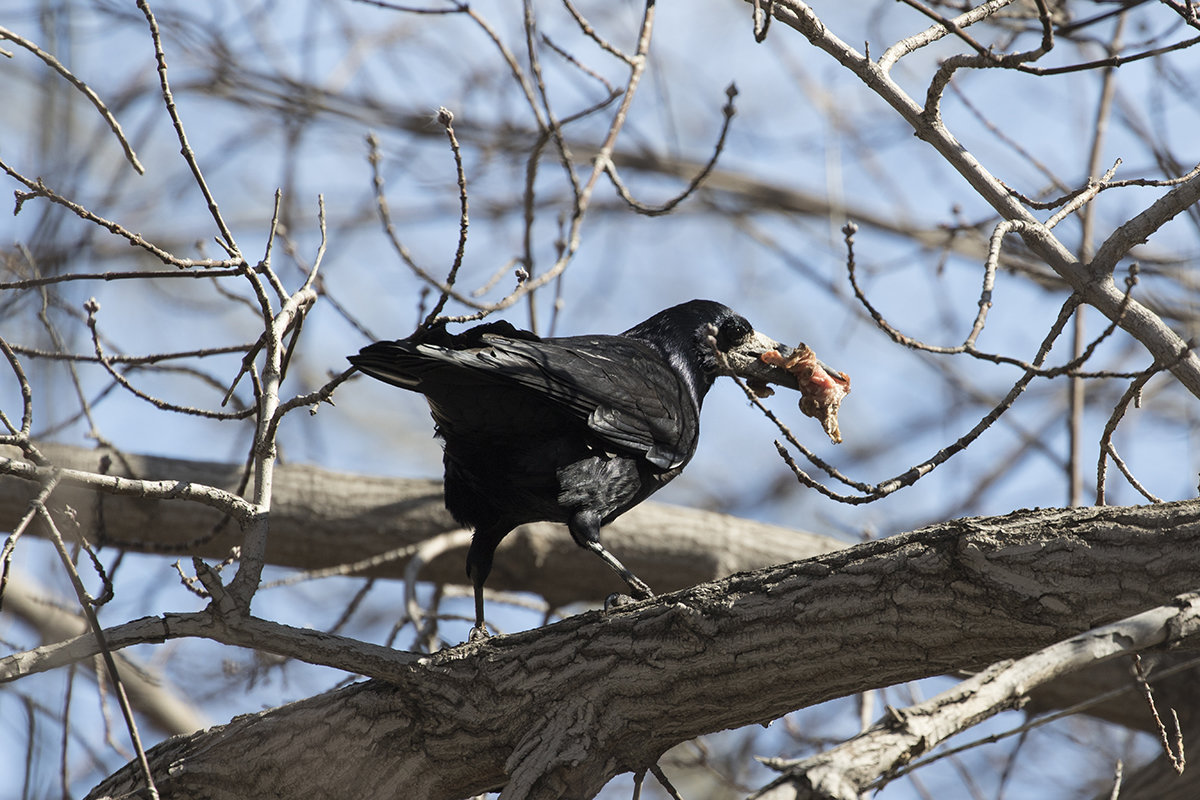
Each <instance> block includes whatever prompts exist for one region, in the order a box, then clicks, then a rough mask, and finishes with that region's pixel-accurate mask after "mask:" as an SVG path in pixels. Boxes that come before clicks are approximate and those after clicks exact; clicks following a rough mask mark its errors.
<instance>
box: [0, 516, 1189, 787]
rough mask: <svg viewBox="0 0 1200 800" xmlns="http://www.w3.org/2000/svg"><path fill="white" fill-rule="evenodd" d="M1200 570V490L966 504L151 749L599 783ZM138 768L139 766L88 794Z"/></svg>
mask: <svg viewBox="0 0 1200 800" xmlns="http://www.w3.org/2000/svg"><path fill="white" fill-rule="evenodd" d="M1198 569H1200V502H1197V501H1187V502H1180V503H1170V504H1162V505H1156V506H1147V507H1104V508H1084V509H1073V510H1034V511H1020V512H1015V513H1013V514H1009V515H1006V516H1003V517H994V518H972V519H963V520H955V521H951V522H947V523H943V524H939V525H936V526H932V527H929V528H925V529H922V530H918V531H914V532H911V533H908V534H904V535H900V536H896V537H892V538H889V539H886V540H882V541H876V542H869V543H866V544H862V545H859V546H856V547H852V548H848V549H845V550H841V551H837V552H833V553H828V554H825V555H821V556H817V557H815V558H811V559H809V560H806V561H801V562H796V563H792V564H787V565H784V566H780V567H774V568H768V569H763V570H759V571H757V572H754V573H747V574H741V575H736V576H733V577H731V578H729V579H726V580H723V581H719V582H715V583H710V584H704V585H701V586H697V587H695V588H693V589H690V590H686V591H683V592H679V593H676V594H673V595H669V596H666V597H660V598H657V599H654V600H650V601H645V602H643V603H639V604H637V605H635V606H631V607H629V608H627V609H621V610H619V611H616V612H611V613H607V614H606V613H603V612H589V613H587V614H581V615H579V616H576V617H572V618H570V619H568V620H565V621H563V622H561V623H558V624H555V625H550V626H547V627H545V628H540V629H537V630H533V631H528V632H526V633H521V634H516V635H513V636H506V637H498V638H494V639H492V640H490V641H488V642H486V643H482V644H477V645H464V646H461V647H458V648H454V649H452V650H448V651H443V652H441V653H438V654H435V655H433V656H428V657H420V658H415V657H413V656H412V654H401V653H397V654H396V656H397V663H396V666H395V668H394V669H388V670H387V675H386V677H387V680H368V681H365V682H363V683H360V684H356V685H353V686H350V687H346V688H344V689H340V690H337V691H334V692H329V693H327V694H323V695H319V696H316V697H313V698H309V699H307V700H304V701H301V702H299V703H294V704H291V705H287V706H283V707H280V708H277V709H272V710H270V711H267V712H264V713H262V714H256V715H250V716H246V717H239V718H238V719H236V720H234V721H233V722H231V723H230V724H229V725H226V726H222V727H219V728H214V729H211V730H209V731H205V732H201V733H198V734H195V735H193V736H190V737H179V738H176V739H172V740H169V741H167V742H165V743H163V744H162V745H159V746H158V747H156V748H154V749H153V750H152V751H151V753H150V757H151V763H152V765H153V766H154V770H155V775H156V777H157V778H159V779H160V783H159V788H160V790H162V791H163V793H164V796H167V797H211V798H224V797H248V796H273V797H300V796H303V797H312V796H324V795H329V796H334V795H336V796H347V795H357V796H388V795H392V796H420V797H429V798H459V797H466V796H469V795H471V794H475V793H478V792H481V791H484V790H488V789H496V788H499V787H504V796H505V797H506V798H561V797H589V796H591V795H592V794H594V793H595V792H596V791H597V790H598V789H599V788H600V787H601V786H603V785H604V783H606V782H607V781H608V780H609V779H611V778H612V777H613V776H614V775H617V774H620V773H622V772H625V771H628V770H637V769H643V768H645V767H647V766H649V765H651V764H653V763H654V762H655V760H656V759H657V758H658V757H659V756H660V755H661V754H662V753H663V752H665V751H666V750H667V749H669V748H670V747H672V746H674V745H675V744H677V743H679V742H682V741H686V740H688V739H690V738H693V737H695V736H698V735H701V734H704V733H708V732H712V731H717V730H722V729H725V728H732V727H737V726H741V725H747V724H751V723H766V722H768V721H770V720H772V719H775V718H777V717H779V716H780V715H782V714H784V713H787V712H789V711H792V710H794V709H797V708H801V707H804V706H808V705H811V704H814V703H819V702H822V701H825V700H829V699H831V698H835V697H840V696H844V695H847V694H850V693H853V692H858V691H862V690H865V689H869V688H873V687H879V686H885V685H890V684H894V683H897V682H900V681H906V680H913V679H917V678H922V677H926V676H931V675H937V674H942V673H945V672H949V671H954V670H962V669H978V668H981V667H983V666H985V665H988V664H991V663H993V662H995V661H997V660H999V659H1002V658H1007V657H1012V656H1018V655H1024V654H1027V653H1029V652H1032V651H1033V650H1036V649H1038V648H1040V647H1043V646H1045V645H1047V644H1050V643H1052V642H1056V641H1058V640H1060V639H1063V638H1065V637H1067V636H1071V635H1074V634H1077V633H1079V632H1081V631H1084V630H1087V629H1089V628H1091V627H1094V626H1096V625H1097V624H1100V623H1104V622H1108V621H1112V620H1116V619H1120V618H1123V617H1125V616H1129V615H1131V614H1134V613H1136V612H1138V611H1141V610H1144V609H1147V608H1151V607H1154V606H1158V605H1162V604H1165V603H1167V602H1169V601H1170V600H1171V598H1173V597H1174V596H1175V595H1178V594H1181V593H1184V592H1187V591H1189V590H1191V589H1193V588H1195V586H1196V575H1197V574H1200V572H1198ZM224 624H228V625H237V624H238V621H237V620H227V621H225V623H224ZM0 665H2V663H0ZM348 754H361V758H359V757H353V758H352V757H348ZM138 782H139V776H138V773H137V771H136V769H130V768H126V769H124V770H122V771H121V772H119V773H117V774H116V775H114V776H113V777H112V778H110V779H109V780H107V781H105V782H104V783H103V784H102V785H101V786H98V787H97V788H96V790H95V791H94V792H93V793H92V794H91V795H90V797H94V798H101V797H115V796H119V795H121V794H123V793H125V792H128V791H133V790H134V789H136V787H137V786H138Z"/></svg>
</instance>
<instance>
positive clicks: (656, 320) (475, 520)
mask: <svg viewBox="0 0 1200 800" xmlns="http://www.w3.org/2000/svg"><path fill="white" fill-rule="evenodd" d="M714 345H715V348H716V350H719V351H720V352H721V354H723V358H722V357H721V356H718V354H717V352H715V350H714ZM767 350H777V351H779V352H781V353H783V354H785V355H786V354H787V352H789V348H787V347H784V346H783V345H781V344H779V343H778V342H775V341H773V340H771V339H769V338H767V337H765V336H763V335H762V334H759V333H758V332H756V331H755V330H754V329H753V328H752V327H751V326H750V324H749V323H748V322H747V321H746V320H745V319H744V318H743V317H741V316H739V315H737V314H736V313H734V312H733V311H732V310H730V309H729V308H727V307H725V306H723V305H721V304H720V303H715V302H712V301H710V300H693V301H691V302H688V303H683V304H682V305H678V306H674V307H673V308H668V309H666V310H665V311H661V312H659V313H658V314H655V315H654V316H653V317H651V318H650V319H648V320H646V321H645V322H642V323H641V324H639V325H636V326H634V327H633V328H630V329H629V330H627V331H625V332H624V333H622V334H620V335H617V336H611V335H593V336H571V337H564V338H553V339H542V338H539V337H538V336H536V335H534V334H532V333H529V332H528V331H522V330H518V329H516V328H514V327H513V326H512V325H510V324H508V323H507V322H492V323H486V324H482V325H477V326H475V327H473V328H470V329H468V330H466V331H463V332H461V333H457V334H450V333H448V332H447V331H446V329H445V326H444V325H438V326H434V327H432V328H430V329H427V330H422V331H418V332H417V333H416V334H414V335H413V336H411V337H409V338H407V339H401V340H398V341H391V342H376V343H374V344H371V345H368V346H367V347H365V348H363V349H362V351H361V352H359V354H358V355H356V356H350V362H351V363H353V364H354V366H356V367H357V368H358V369H359V370H361V371H362V372H365V373H366V374H368V375H370V376H371V377H374V378H378V379H379V380H382V381H385V382H387V383H390V384H393V385H395V386H399V387H401V388H404V389H409V390H412V391H415V392H420V393H421V394H423V395H425V397H426V399H427V400H428V402H429V407H430V410H431V411H432V414H433V419H434V422H435V423H436V426H437V435H438V436H439V438H441V440H442V441H443V444H444V450H445V454H444V464H445V470H446V474H445V493H446V508H447V509H448V510H449V511H450V513H451V514H452V515H453V517H454V518H455V519H456V520H457V521H458V522H459V523H461V524H463V525H465V526H470V527H471V528H472V529H473V530H474V531H475V533H474V537H473V540H472V543H471V548H470V550H469V552H468V553H467V574H468V576H469V577H470V578H471V581H472V583H473V584H474V587H475V628H474V629H473V630H472V638H476V637H478V636H482V635H486V633H487V631H486V628H485V627H484V619H483V585H484V582H485V581H486V580H487V576H488V572H489V571H490V570H491V567H492V557H493V555H494V553H495V551H496V547H497V545H499V544H500V540H501V539H503V538H504V536H505V535H507V534H508V533H509V532H510V531H511V530H512V529H513V528H515V527H517V526H518V525H521V524H523V523H526V522H536V521H549V522H561V523H565V524H566V525H567V528H568V530H570V532H571V536H572V537H573V538H574V540H575V542H576V543H577V544H579V546H580V547H583V548H585V549H588V550H591V551H593V552H595V553H596V554H597V555H599V556H600V558H602V559H603V560H604V562H605V563H606V564H608V565H609V566H610V567H611V568H612V569H613V570H615V571H616V572H617V573H618V574H619V575H620V576H621V577H622V578H623V579H624V580H625V582H626V584H627V585H628V586H629V589H630V591H631V592H632V594H633V595H634V596H635V597H639V598H645V597H650V596H651V595H652V592H651V591H650V587H649V586H647V585H646V584H645V583H644V582H643V581H641V580H640V579H639V578H638V577H637V576H636V575H634V574H633V573H632V572H630V571H629V570H628V569H626V568H625V567H624V566H623V565H622V564H621V562H620V561H618V560H617V559H616V558H615V557H614V556H613V555H612V554H611V553H609V552H608V551H607V550H606V549H605V548H604V546H603V545H601V543H600V528H601V526H602V525H605V524H607V523H608V522H610V521H611V520H613V519H614V518H616V517H617V516H619V515H620V514H622V513H623V512H625V511H628V510H629V509H630V508H632V507H633V506H635V505H637V504H638V503H640V502H642V501H643V500H645V499H646V498H647V497H648V496H649V495H651V494H652V493H653V492H655V491H657V490H658V489H660V488H662V486H664V485H665V484H666V483H667V482H668V481H670V480H671V479H672V478H674V477H675V476H676V475H678V474H679V473H680V472H681V471H682V470H683V468H684V466H686V465H687V463H688V461H689V460H690V459H691V457H692V454H693V453H694V452H695V450H696V443H697V439H698V437H699V432H700V406H701V403H702V402H703V400H704V395H705V393H706V392H707V391H708V389H709V387H711V386H712V384H713V381H714V380H715V379H716V378H717V376H719V375H721V374H728V373H731V372H733V373H737V374H739V375H742V376H743V377H746V378H749V379H752V380H754V381H757V382H767V381H769V382H772V383H778V384H781V385H783V386H787V387H790V388H793V389H795V388H797V383H796V378H795V376H794V375H791V374H789V373H788V372H786V371H785V370H783V369H780V368H778V367H768V366H767V365H765V364H763V362H762V361H761V360H759V358H758V356H759V355H761V354H762V353H763V352H765V351H767Z"/></svg>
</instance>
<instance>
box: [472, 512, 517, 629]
mask: <svg viewBox="0 0 1200 800" xmlns="http://www.w3.org/2000/svg"><path fill="white" fill-rule="evenodd" d="M510 530H512V528H511V527H505V526H502V525H496V526H491V527H486V528H477V529H476V530H475V535H474V536H472V537H471V549H469V550H468V551H467V577H468V578H470V579H471V584H472V585H473V586H474V587H475V627H473V628H471V633H470V634H469V635H468V637H467V641H469V642H477V641H479V640H481V639H486V638H487V637H488V629H487V625H486V624H484V621H483V584H484V581H486V580H487V577H488V574H489V573H490V572H491V571H492V557H493V556H494V555H495V554H496V545H498V544H500V540H501V539H503V538H504V535H505V534H507V533H508V532H509V531H510Z"/></svg>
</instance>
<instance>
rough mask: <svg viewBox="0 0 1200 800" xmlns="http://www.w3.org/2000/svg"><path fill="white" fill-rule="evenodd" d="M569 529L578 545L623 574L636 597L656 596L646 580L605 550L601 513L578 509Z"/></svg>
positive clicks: (570, 521)
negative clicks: (601, 539)
mask: <svg viewBox="0 0 1200 800" xmlns="http://www.w3.org/2000/svg"><path fill="white" fill-rule="evenodd" d="M567 529H568V530H569V531H571V538H572V539H574V540H575V543H576V544H577V545H579V546H580V547H582V548H583V549H585V550H591V551H592V552H593V553H595V554H596V555H598V556H600V560H601V561H603V562H604V563H605V564H608V566H609V568H611V569H612V571H613V572H615V573H617V574H618V575H620V576H621V579H622V580H624V581H625V583H626V584H627V585H628V586H629V591H630V592H632V593H633V596H634V597H635V598H637V599H638V600H645V599H647V598H649V597H654V592H652V591H650V587H649V586H647V585H646V582H645V581H643V580H642V579H641V578H639V577H638V576H637V575H634V574H633V573H632V572H630V571H629V570H628V569H626V567H625V565H624V564H622V563H621V562H620V561H618V560H617V557H616V556H614V555H613V554H612V553H610V552H608V551H607V550H605V549H604V545H602V544H600V515H599V514H597V513H595V512H594V511H577V512H575V514H573V515H572V516H571V518H570V519H569V520H567ZM606 605H607V603H606Z"/></svg>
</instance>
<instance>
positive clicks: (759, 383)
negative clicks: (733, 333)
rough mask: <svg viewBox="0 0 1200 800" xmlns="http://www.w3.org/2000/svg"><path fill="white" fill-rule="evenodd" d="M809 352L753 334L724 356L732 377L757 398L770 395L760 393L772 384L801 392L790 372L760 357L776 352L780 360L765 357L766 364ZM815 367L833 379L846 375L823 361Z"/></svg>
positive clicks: (796, 380)
mask: <svg viewBox="0 0 1200 800" xmlns="http://www.w3.org/2000/svg"><path fill="white" fill-rule="evenodd" d="M806 349H808V346H807V345H804V344H801V345H800V346H799V347H788V346H787V345H785V344H781V343H780V342H777V341H775V340H774V339H772V338H771V337H770V336H767V335H765V334H762V333H759V332H758V331H754V332H753V333H751V334H750V335H749V336H747V337H746V338H745V339H744V340H742V341H741V342H740V343H739V344H738V345H737V346H736V347H732V348H730V349H729V351H728V352H727V353H726V354H725V358H726V359H727V360H728V362H729V368H730V371H731V372H733V374H735V375H737V376H739V377H741V378H745V379H746V380H747V381H749V382H750V386H751V388H753V389H754V390H755V391H756V392H760V395H764V394H770V391H769V390H767V391H766V392H762V390H764V389H766V384H768V383H773V384H775V385H776V386H782V387H784V388H786V389H791V390H793V391H797V392H798V391H800V388H801V387H800V381H799V379H798V378H797V376H796V374H795V373H794V372H789V371H788V370H786V369H784V368H783V367H781V366H775V365H773V364H772V363H768V361H764V360H763V357H762V356H763V353H770V352H772V351H773V352H775V353H778V354H779V356H780V359H774V358H771V357H768V360H769V361H779V360H782V361H786V360H787V359H789V358H791V357H792V356H793V355H795V354H797V353H798V352H799V351H802V350H806ZM816 363H817V365H818V366H820V367H821V368H822V369H824V370H825V371H826V372H828V373H829V374H830V375H831V376H833V377H834V378H843V377H845V373H844V372H841V371H840V370H836V369H834V368H833V367H831V366H829V365H828V364H826V363H824V362H823V361H820V360H818V361H817V362H816Z"/></svg>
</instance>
